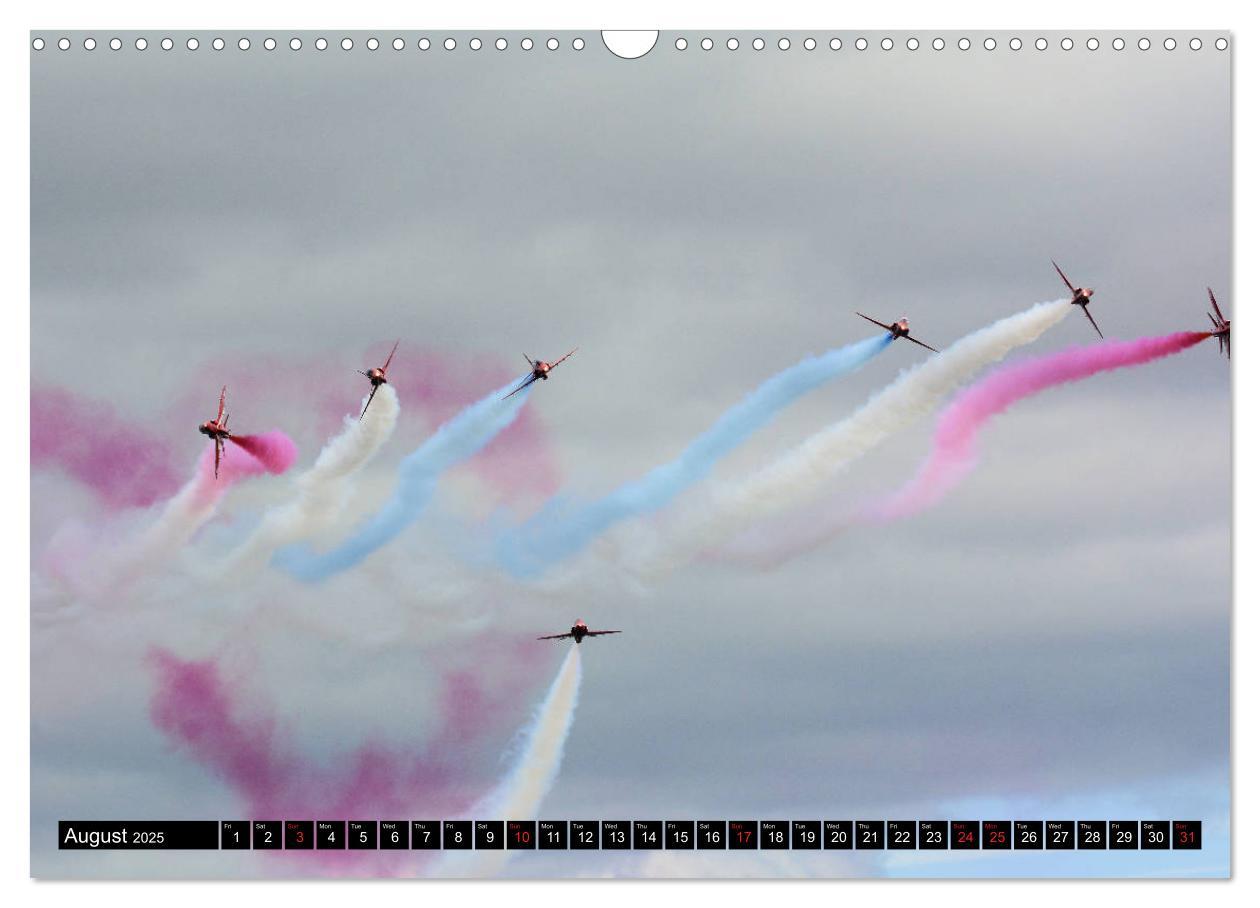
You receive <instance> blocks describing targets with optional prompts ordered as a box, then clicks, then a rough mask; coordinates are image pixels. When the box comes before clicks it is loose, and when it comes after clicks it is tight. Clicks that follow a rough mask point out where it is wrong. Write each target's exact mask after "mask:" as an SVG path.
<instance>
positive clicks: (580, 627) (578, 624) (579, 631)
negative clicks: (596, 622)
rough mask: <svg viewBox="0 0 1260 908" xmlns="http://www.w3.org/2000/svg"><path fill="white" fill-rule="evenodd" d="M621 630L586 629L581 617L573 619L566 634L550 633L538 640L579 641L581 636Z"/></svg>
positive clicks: (617, 632)
mask: <svg viewBox="0 0 1260 908" xmlns="http://www.w3.org/2000/svg"><path fill="white" fill-rule="evenodd" d="M620 633H621V631H592V630H587V627H586V622H585V621H583V620H582V619H581V618H574V619H573V627H571V628H569V632H568V633H567V634H551V635H550V636H547V637H539V638H538V639H539V640H568V639H569V638H572V639H573V642H574V643H581V642H582V638H583V637H602V636H604V635H605V634H620Z"/></svg>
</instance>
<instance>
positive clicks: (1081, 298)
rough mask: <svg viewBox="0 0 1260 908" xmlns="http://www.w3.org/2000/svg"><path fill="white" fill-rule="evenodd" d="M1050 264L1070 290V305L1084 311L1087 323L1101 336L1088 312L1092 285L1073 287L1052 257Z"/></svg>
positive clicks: (1096, 324) (1092, 291)
mask: <svg viewBox="0 0 1260 908" xmlns="http://www.w3.org/2000/svg"><path fill="white" fill-rule="evenodd" d="M1050 264H1051V265H1054V270H1055V271H1057V272H1059V277H1061V278H1063V283H1065V284H1067V288H1068V289H1069V290H1071V291H1072V305H1073V306H1080V307H1081V311H1082V312H1084V313H1085V317H1086V318H1087V319H1089V323H1090V324H1091V325H1093V326H1094V330H1095V331H1097V332H1098V336H1099V337H1102V336H1103V333H1102V329H1101V328H1099V327H1098V322H1096V321H1094V317H1093V316H1092V315H1090V314H1089V308H1088V307H1089V298H1090V297H1091V296H1093V295H1094V288H1093V287H1073V286H1072V282H1071V281H1069V280H1068V278H1067V275H1066V274H1064V273H1063V269H1062V268H1060V267H1059V265H1058V263H1057V262H1055V260H1054V259H1051V260H1050Z"/></svg>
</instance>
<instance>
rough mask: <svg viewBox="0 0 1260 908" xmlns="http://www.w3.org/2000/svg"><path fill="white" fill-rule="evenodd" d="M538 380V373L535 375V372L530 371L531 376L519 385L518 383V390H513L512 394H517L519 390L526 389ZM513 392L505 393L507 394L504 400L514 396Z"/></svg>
mask: <svg viewBox="0 0 1260 908" xmlns="http://www.w3.org/2000/svg"><path fill="white" fill-rule="evenodd" d="M537 380H538V376H537V375H534V374H533V373H530V376H529V378H527V379H525V380H524V381H523V382H521V383H520V384H519V385H517V386H516V390H515V391H513V392H512V394H515V393H516V392H517V391H524V390H525V389H526V388H528V387H529V386H530V385H532V384H533V383H534V382H536V381H537ZM512 394H505V395H504V396H503V400H507V399H508V398H509V397H511V396H512Z"/></svg>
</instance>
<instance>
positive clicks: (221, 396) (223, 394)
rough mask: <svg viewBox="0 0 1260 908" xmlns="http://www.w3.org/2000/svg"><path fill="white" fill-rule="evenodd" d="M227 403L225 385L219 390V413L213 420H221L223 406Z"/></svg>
mask: <svg viewBox="0 0 1260 908" xmlns="http://www.w3.org/2000/svg"><path fill="white" fill-rule="evenodd" d="M226 405H227V385H224V386H223V390H222V391H220V392H219V415H218V416H216V417H215V418H214V421H215V422H222V421H223V408H224V407H225V406H226Z"/></svg>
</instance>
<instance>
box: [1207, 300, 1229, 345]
mask: <svg viewBox="0 0 1260 908" xmlns="http://www.w3.org/2000/svg"><path fill="white" fill-rule="evenodd" d="M1208 299H1210V300H1211V301H1212V308H1213V309H1215V310H1216V311H1215V312H1214V313H1213V312H1209V313H1208V318H1210V319H1211V320H1212V328H1213V331H1212V336H1213V337H1214V338H1216V342H1217V344H1219V345H1220V348H1221V352H1222V353H1224V354H1225V358H1226V359H1229V319H1227V318H1226V317H1225V316H1224V315H1222V314H1221V307H1220V306H1218V305H1216V294H1215V293H1213V292H1212V288H1211V287H1208Z"/></svg>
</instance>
